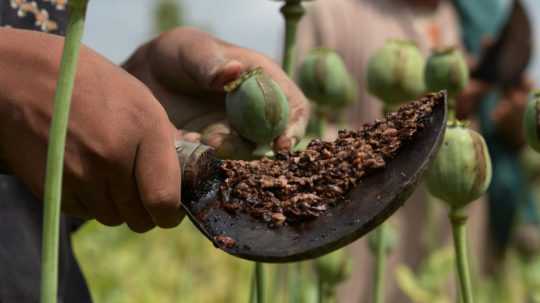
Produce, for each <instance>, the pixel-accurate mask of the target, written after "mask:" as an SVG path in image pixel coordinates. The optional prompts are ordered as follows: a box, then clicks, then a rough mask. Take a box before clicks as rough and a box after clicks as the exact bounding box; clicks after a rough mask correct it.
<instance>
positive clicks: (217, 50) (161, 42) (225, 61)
mask: <svg viewBox="0 0 540 303" xmlns="http://www.w3.org/2000/svg"><path fill="white" fill-rule="evenodd" d="M228 47H230V46H229V45H228V44H227V43H225V42H223V41H220V40H218V39H216V38H214V37H212V36H211V35H209V34H208V33H205V32H202V31H200V30H197V29H193V28H178V29H174V30H172V31H169V32H167V33H164V34H162V35H161V36H160V37H159V38H157V39H156V40H155V41H153V42H152V43H151V47H150V49H149V52H150V55H149V56H148V58H149V60H150V61H151V62H150V65H151V66H152V68H153V73H154V74H155V75H156V76H157V77H158V79H159V80H160V81H161V82H162V83H164V84H166V85H167V86H169V87H172V88H176V89H178V90H180V91H182V92H184V93H190V92H192V93H195V92H198V91H205V90H206V91H207V90H213V91H216V90H217V91H219V92H223V86H224V85H222V84H223V83H225V84H226V83H228V82H230V81H232V80H234V79H236V78H238V76H239V75H240V74H241V73H242V72H243V71H244V70H245V69H246V68H247V67H246V66H245V65H244V64H242V63H241V62H240V61H237V60H233V59H232V58H230V57H228V56H227V54H226V49H227V48H228Z"/></svg>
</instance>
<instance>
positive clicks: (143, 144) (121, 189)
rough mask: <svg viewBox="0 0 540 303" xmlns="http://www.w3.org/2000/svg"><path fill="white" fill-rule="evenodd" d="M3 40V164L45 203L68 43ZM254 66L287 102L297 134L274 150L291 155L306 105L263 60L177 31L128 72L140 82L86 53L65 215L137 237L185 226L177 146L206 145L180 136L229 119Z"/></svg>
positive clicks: (21, 34)
mask: <svg viewBox="0 0 540 303" xmlns="http://www.w3.org/2000/svg"><path fill="white" fill-rule="evenodd" d="M0 37H1V39H0V70H2V71H3V72H2V73H0V155H1V158H2V162H4V163H5V164H7V166H8V167H9V169H10V170H11V171H12V172H14V174H15V175H16V176H17V177H19V178H20V179H21V180H22V182H24V183H25V184H26V185H27V186H28V187H29V189H30V190H31V191H32V192H33V193H34V194H35V195H36V197H38V198H42V197H43V181H44V175H45V162H46V161H45V160H46V150H47V140H48V130H49V124H50V121H51V116H52V100H53V96H54V91H55V87H56V79H57V77H58V67H59V62H60V57H61V53H62V46H63V40H62V38H60V37H56V36H53V35H47V34H43V33H38V32H31V31H21V30H15V29H3V28H2V29H0ZM252 66H262V67H263V68H264V69H265V70H266V71H267V73H269V74H270V75H271V76H272V77H273V78H274V80H276V82H278V83H279V84H280V85H281V86H282V87H283V89H284V90H285V92H286V94H287V96H289V102H290V106H291V109H292V111H291V113H292V114H291V119H290V124H289V128H288V131H287V133H286V134H285V136H283V137H281V138H279V140H278V141H277V142H276V144H275V147H276V148H279V149H280V148H287V147H289V146H290V145H291V144H293V143H294V140H295V137H297V136H300V135H301V133H302V131H303V127H304V126H305V121H306V120H307V113H308V112H309V111H308V110H307V102H306V99H305V97H304V96H303V94H302V93H301V92H300V90H299V89H298V88H297V87H296V86H295V85H294V84H293V82H292V81H291V80H289V79H288V78H287V77H286V76H285V74H284V73H283V72H282V71H281V69H279V67H278V66H277V65H276V64H275V63H273V62H272V61H271V60H269V59H267V58H265V57H263V56H262V55H259V54H255V53H254V52H252V51H249V50H245V49H241V48H238V47H235V46H232V45H228V44H225V43H224V42H221V41H219V40H217V39H215V38H213V37H211V36H209V35H207V34H205V33H202V32H200V31H197V30H194V29H189V28H185V29H176V30H173V31H171V32H169V33H166V34H164V35H162V36H160V37H158V38H156V39H155V40H153V41H151V42H149V43H147V44H146V45H144V46H143V47H141V49H139V50H138V51H136V53H135V54H134V56H133V57H132V58H131V59H130V60H128V63H127V64H126V66H125V67H126V70H127V71H129V72H132V73H133V74H134V75H136V77H137V78H135V77H133V76H132V75H130V74H129V73H128V72H126V70H123V69H122V68H120V67H118V66H115V65H114V64H112V63H111V62H109V61H108V60H106V59H105V58H103V57H102V56H100V55H99V54H97V53H95V52H94V51H92V50H91V49H89V48H86V47H83V48H82V49H81V53H80V60H79V66H78V71H77V76H76V82H75V90H74V95H73V99H72V107H71V114H70V121H69V130H68V137H67V143H66V144H67V146H66V154H65V169H64V187H63V188H64V192H63V199H62V210H63V211H64V212H65V213H67V214H71V215H75V216H78V217H82V218H88V219H91V218H95V219H97V220H98V221H99V222H101V223H103V224H105V225H109V226H115V225H119V224H122V223H126V224H127V225H128V226H129V227H130V228H131V229H132V230H134V231H136V232H145V231H148V230H150V229H152V228H153V227H155V226H159V227H162V228H170V227H174V226H177V225H178V224H179V223H180V222H181V220H182V218H183V217H184V213H183V211H182V208H181V204H180V203H181V202H180V200H181V199H180V196H181V193H180V184H181V179H180V171H179V163H178V159H177V157H176V152H175V146H174V141H175V139H178V138H179V137H181V136H184V139H189V140H197V139H198V135H197V134H195V133H190V132H179V131H178V129H177V127H182V124H183V123H184V122H185V121H187V120H188V119H195V118H197V116H198V115H200V114H203V113H205V112H206V111H208V109H212V110H213V111H214V112H215V113H217V114H219V115H221V116H223V110H224V106H223V98H224V93H223V90H222V87H223V85H224V84H225V83H227V82H228V81H230V80H232V79H234V78H236V77H237V76H238V75H239V73H241V72H242V71H244V70H246V69H248V68H250V67H252ZM158 75H159V77H158ZM160 101H161V103H160ZM162 104H163V105H162ZM171 120H172V121H174V122H175V123H176V127H175V125H174V124H173V123H172V122H171ZM229 133H230V132H229ZM223 136H224V135H223V132H220V133H216V134H210V136H208V138H210V139H212V140H214V141H213V143H215V144H216V145H219V143H220V140H216V139H215V138H218V139H219V138H220V137H223ZM226 136H228V137H230V136H232V135H231V134H227V135H226ZM212 140H210V141H212ZM221 141H223V140H221ZM247 146H249V145H247Z"/></svg>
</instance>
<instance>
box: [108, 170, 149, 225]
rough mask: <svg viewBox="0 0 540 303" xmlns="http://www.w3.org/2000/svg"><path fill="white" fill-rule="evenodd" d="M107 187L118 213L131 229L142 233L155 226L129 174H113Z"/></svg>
mask: <svg viewBox="0 0 540 303" xmlns="http://www.w3.org/2000/svg"><path fill="white" fill-rule="evenodd" d="M123 171H124V172H126V171H125V170H123ZM108 188H109V191H110V192H111V196H112V199H113V201H114V204H115V205H116V208H117V209H118V213H119V214H120V216H121V218H122V219H123V221H124V222H126V224H127V226H128V227H129V228H130V229H131V230H132V231H134V232H137V233H144V232H147V231H149V230H151V229H152V228H154V227H155V226H156V225H155V224H154V222H153V220H152V218H151V216H150V214H149V213H148V212H147V211H146V209H145V208H144V206H143V204H142V202H141V200H140V198H139V194H138V191H137V184H136V182H135V179H134V178H133V176H132V175H131V174H128V173H123V172H122V173H117V174H114V175H113V177H112V178H111V180H109V186H108Z"/></svg>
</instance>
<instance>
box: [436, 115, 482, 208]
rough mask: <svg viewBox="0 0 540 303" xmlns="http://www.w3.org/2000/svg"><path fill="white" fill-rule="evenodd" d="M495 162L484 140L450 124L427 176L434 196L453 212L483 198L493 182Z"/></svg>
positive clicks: (471, 131) (475, 133) (455, 124)
mask: <svg viewBox="0 0 540 303" xmlns="http://www.w3.org/2000/svg"><path fill="white" fill-rule="evenodd" d="M491 174H492V169H491V159H490V156H489V152H488V148H487V146H486V142H485V141H484V138H483V137H482V136H481V135H480V134H479V133H477V132H475V131H474V130H471V129H469V128H467V127H464V126H463V124H460V123H458V122H455V123H452V124H449V125H448V127H447V129H446V134H445V136H444V141H443V143H442V145H441V148H440V150H439V152H438V154H437V156H436V158H435V160H434V161H433V163H432V165H431V167H430V169H429V170H428V172H427V176H426V184H427V187H428V189H429V191H430V193H431V194H432V195H433V196H435V197H437V198H439V199H441V200H443V201H444V202H446V203H447V204H449V205H450V206H451V207H453V208H460V207H463V206H465V205H467V204H469V203H470V202H472V201H474V200H476V199H478V198H479V197H480V196H482V195H483V194H484V193H485V192H486V190H487V188H488V186H489V183H490V182H491Z"/></svg>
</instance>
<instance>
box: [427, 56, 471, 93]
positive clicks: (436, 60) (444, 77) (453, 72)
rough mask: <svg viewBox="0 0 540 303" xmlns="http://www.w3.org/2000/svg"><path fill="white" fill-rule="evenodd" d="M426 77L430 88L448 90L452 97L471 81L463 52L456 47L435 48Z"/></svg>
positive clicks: (431, 89)
mask: <svg viewBox="0 0 540 303" xmlns="http://www.w3.org/2000/svg"><path fill="white" fill-rule="evenodd" d="M425 77H426V86H427V88H428V90H430V91H440V90H446V91H447V92H448V97H449V98H450V99H453V98H455V97H456V96H457V95H458V94H459V93H460V92H461V91H462V90H463V89H464V88H465V86H467V84H468V83H469V68H468V67H467V62H466V61H465V57H464V56H463V53H462V52H461V51H459V50H458V49H457V48H455V47H449V48H445V49H440V50H435V51H434V52H433V54H432V55H431V56H430V57H429V59H428V60H427V63H426V72H425Z"/></svg>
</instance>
